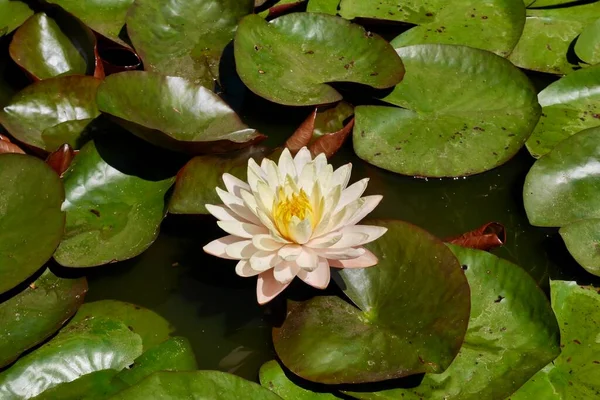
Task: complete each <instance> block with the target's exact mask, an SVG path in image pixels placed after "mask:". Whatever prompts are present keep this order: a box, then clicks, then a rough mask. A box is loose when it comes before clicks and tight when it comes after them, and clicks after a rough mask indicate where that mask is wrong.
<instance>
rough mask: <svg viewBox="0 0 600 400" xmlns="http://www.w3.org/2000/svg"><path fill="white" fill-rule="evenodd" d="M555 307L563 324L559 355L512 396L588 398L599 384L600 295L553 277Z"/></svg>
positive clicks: (550, 399)
mask: <svg viewBox="0 0 600 400" xmlns="http://www.w3.org/2000/svg"><path fill="white" fill-rule="evenodd" d="M550 288H551V293H552V308H553V309H554V312H555V313H556V318H558V323H559V325H560V336H561V348H562V352H561V354H560V356H558V358H557V359H556V360H554V361H553V362H552V363H550V364H548V365H547V366H546V367H545V368H544V369H542V370H541V371H540V372H538V373H537V374H536V375H535V376H534V377H533V378H531V379H530V380H529V382H527V383H526V384H525V385H524V386H523V387H522V388H521V389H519V390H518V391H517V392H516V393H515V394H513V395H512V396H511V397H510V400H530V399H544V400H554V399H558V400H563V399H564V400H567V399H568V400H585V399H595V398H597V397H598V388H599V387H600V368H598V364H600V345H599V344H598V331H600V296H598V289H597V288H593V287H586V286H578V285H577V283H576V282H565V281H551V282H550Z"/></svg>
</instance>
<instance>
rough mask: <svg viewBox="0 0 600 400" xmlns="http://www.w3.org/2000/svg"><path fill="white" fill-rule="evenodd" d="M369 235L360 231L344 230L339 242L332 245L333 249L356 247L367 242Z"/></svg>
mask: <svg viewBox="0 0 600 400" xmlns="http://www.w3.org/2000/svg"><path fill="white" fill-rule="evenodd" d="M368 238H369V235H366V234H364V233H360V232H344V233H343V234H342V238H341V239H340V241H339V242H337V243H335V244H333V245H332V246H330V247H331V248H332V249H347V248H348V247H356V246H360V245H361V244H363V243H365V240H367V239H368Z"/></svg>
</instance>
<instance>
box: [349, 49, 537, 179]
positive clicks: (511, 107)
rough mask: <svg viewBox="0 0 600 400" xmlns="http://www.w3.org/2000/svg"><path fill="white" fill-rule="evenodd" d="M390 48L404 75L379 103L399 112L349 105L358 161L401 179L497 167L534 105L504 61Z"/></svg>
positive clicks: (518, 140) (532, 116) (469, 53)
mask: <svg viewBox="0 0 600 400" xmlns="http://www.w3.org/2000/svg"><path fill="white" fill-rule="evenodd" d="M397 51H398V54H399V55H400V57H402V60H403V62H404V63H405V66H406V77H405V78H404V80H403V81H402V82H401V83H400V84H399V85H397V86H396V88H395V89H394V91H393V92H392V93H390V94H389V95H388V96H386V97H385V98H383V100H384V101H386V102H388V103H391V104H394V105H397V106H400V107H403V108H392V107H382V106H360V107H356V110H355V111H356V126H355V128H354V150H355V151H356V154H357V155H358V156H359V157H360V158H362V159H363V160H365V161H368V162H369V163H371V164H373V165H376V166H378V167H380V168H384V169H387V170H390V171H393V172H397V173H401V174H404V175H418V176H433V177H444V176H463V175H471V174H476V173H479V172H483V171H487V170H489V169H492V168H494V167H496V166H498V165H501V164H503V163H505V162H506V161H508V160H509V159H510V158H511V157H513V156H514V155H515V154H516V153H517V152H518V151H519V149H520V148H521V147H522V146H523V144H524V142H525V140H527V138H528V137H529V135H530V133H531V131H532V130H533V128H534V127H535V124H536V122H537V121H538V118H539V115H540V108H539V105H538V103H537V99H536V92H535V89H534V88H533V85H532V84H531V83H530V82H529V80H528V79H527V77H526V76H525V75H524V74H523V73H522V72H521V71H519V70H518V69H517V68H515V67H514V66H513V65H512V64H511V63H510V62H508V61H507V60H505V59H503V58H501V57H498V56H496V55H494V54H491V53H489V52H486V51H483V50H478V49H472V48H469V47H463V46H448V45H417V46H410V47H403V48H401V49H398V50H397ZM449 76H452V77H453V78H452V79H448V77H449Z"/></svg>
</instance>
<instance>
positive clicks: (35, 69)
mask: <svg viewBox="0 0 600 400" xmlns="http://www.w3.org/2000/svg"><path fill="white" fill-rule="evenodd" d="M10 56H11V57H12V59H13V60H14V61H15V62H16V63H17V64H18V65H19V66H20V67H21V68H23V69H24V70H25V71H27V72H29V73H30V74H31V75H32V76H34V77H36V78H37V79H48V78H53V77H56V76H60V75H85V73H86V70H87V63H86V61H85V59H84V58H83V56H82V55H81V54H80V53H79V51H78V50H77V47H75V45H74V44H73V43H72V42H71V40H70V39H69V37H68V36H67V35H66V34H65V33H64V32H63V31H61V29H60V27H59V26H58V24H57V23H56V21H55V20H53V19H52V18H50V17H49V16H47V15H46V14H45V13H38V14H35V15H34V16H32V17H31V18H29V19H28V20H27V21H26V22H25V23H24V24H23V25H21V27H20V28H19V29H18V30H17V32H16V33H15V35H14V36H13V40H12V42H11V43H10Z"/></svg>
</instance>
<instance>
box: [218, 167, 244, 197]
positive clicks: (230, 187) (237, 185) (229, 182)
mask: <svg viewBox="0 0 600 400" xmlns="http://www.w3.org/2000/svg"><path fill="white" fill-rule="evenodd" d="M223 183H225V187H226V188H227V191H228V192H229V193H231V194H232V195H234V196H236V197H240V190H242V189H243V190H250V185H248V184H247V183H246V182H244V181H242V180H241V179H238V178H236V177H235V176H233V175H231V174H228V173H225V174H223Z"/></svg>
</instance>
